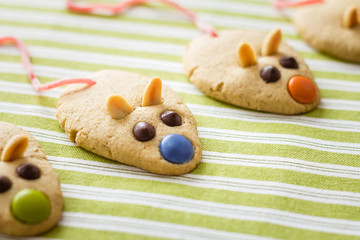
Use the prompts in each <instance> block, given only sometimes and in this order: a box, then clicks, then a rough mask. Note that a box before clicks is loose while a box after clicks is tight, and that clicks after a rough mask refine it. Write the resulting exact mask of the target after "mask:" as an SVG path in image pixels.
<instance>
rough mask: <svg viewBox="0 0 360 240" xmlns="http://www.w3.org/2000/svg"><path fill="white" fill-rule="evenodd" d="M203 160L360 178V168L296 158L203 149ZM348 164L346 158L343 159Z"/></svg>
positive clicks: (205, 161)
mask: <svg viewBox="0 0 360 240" xmlns="http://www.w3.org/2000/svg"><path fill="white" fill-rule="evenodd" d="M201 162H204V163H215V164H224V165H237V166H245V167H257V168H272V169H284V170H291V171H296V172H302V173H310V174H316V175H321V176H329V177H341V178H352V179H360V168H359V167H352V166H343V165H335V164H328V163H317V162H311V161H305V160H300V159H295V158H284V157H276V156H263V155H246V154H236V153H220V152H211V151H203V156H202V159H201ZM343 163H344V164H346V162H345V160H344V161H343Z"/></svg>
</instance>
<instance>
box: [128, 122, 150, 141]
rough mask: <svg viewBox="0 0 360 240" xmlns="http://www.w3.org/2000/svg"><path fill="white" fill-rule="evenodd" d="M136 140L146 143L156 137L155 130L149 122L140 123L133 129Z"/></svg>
mask: <svg viewBox="0 0 360 240" xmlns="http://www.w3.org/2000/svg"><path fill="white" fill-rule="evenodd" d="M133 134H134V136H135V138H136V139H137V140H138V141H140V142H146V141H149V140H151V139H153V138H154V137H155V128H154V127H153V125H151V124H150V123H147V122H139V123H137V124H136V125H135V127H134V129H133Z"/></svg>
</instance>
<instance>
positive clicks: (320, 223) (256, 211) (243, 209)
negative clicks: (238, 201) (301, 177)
mask: <svg viewBox="0 0 360 240" xmlns="http://www.w3.org/2000/svg"><path fill="white" fill-rule="evenodd" d="M61 188H62V191H63V193H64V196H65V197H69V198H77V199H86V200H95V201H104V202H116V203H126V204H137V205H143V206H149V207H155V208H161V209H168V210H173V211H180V212H189V213H196V214H202V215H208V216H214V217H221V218H229V219H237V220H247V221H260V222H271V223H274V224H279V225H282V226H288V227H296V228H302V229H306V230H315V229H316V230H317V231H319V230H320V229H321V228H322V229H321V230H322V231H329V229H327V228H329V227H331V226H333V227H334V228H335V229H333V228H332V231H334V232H339V231H341V232H342V231H343V230H345V231H348V230H349V227H350V225H345V224H351V225H353V226H352V228H353V229H352V230H356V229H357V228H356V226H360V225H359V224H360V222H359V221H349V220H345V221H344V220H343V219H334V218H326V217H317V216H309V215H304V214H299V213H290V212H287V211H281V210H276V209H270V208H260V207H249V206H241V205H233V204H223V203H215V202H208V201H202V200H195V199H188V198H183V197H175V196H170V195H163V194H155V193H146V192H137V191H129V190H117V189H106V188H97V187H87V186H77V185H71V184H61ZM264 218H266V221H264ZM289 218H292V221H290V222H291V223H288V220H289ZM335 221H336V222H337V223H340V225H337V224H336V225H335V224H334V223H335ZM342 224H344V225H342ZM357 230H359V229H357ZM357 234H360V230H359V232H358V233H357Z"/></svg>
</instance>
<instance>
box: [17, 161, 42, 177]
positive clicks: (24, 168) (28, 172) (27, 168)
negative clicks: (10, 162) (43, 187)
mask: <svg viewBox="0 0 360 240" xmlns="http://www.w3.org/2000/svg"><path fill="white" fill-rule="evenodd" d="M16 173H17V174H18V175H19V176H20V177H21V178H23V179H26V180H35V179H38V178H39V177H40V169H39V168H38V167H37V166H35V165H34V164H31V163H25V164H22V165H20V166H18V167H17V169H16Z"/></svg>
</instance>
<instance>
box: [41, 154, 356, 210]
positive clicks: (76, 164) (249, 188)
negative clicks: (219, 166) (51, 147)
mask: <svg viewBox="0 0 360 240" xmlns="http://www.w3.org/2000/svg"><path fill="white" fill-rule="evenodd" d="M47 157H48V160H49V161H50V162H51V165H52V166H53V168H55V169H59V170H66V171H75V172H82V173H89V174H96V175H102V176H111V177H121V178H130V179H140V180H148V181H157V182H165V183H172V184H181V185H185V186H191V187H197V188H204V189H216V190H222V191H233V192H242V193H252V194H265V195H272V196H280V197H286V198H293V199H300V200H305V201H311V202H319V203H326V204H335V205H346V206H354V207H359V206H360V193H356V192H346V191H335V190H327V189H320V188H314V187H307V186H301V185H294V184H289V183H282V182H271V181H260V180H251V179H241V178H229V177H219V176H207V175H197V174H196V175H195V174H185V175H183V176H167V177H163V176H159V175H155V174H151V173H148V172H146V171H143V170H141V169H138V168H135V167H131V166H126V165H123V164H116V163H104V162H96V161H88V160H82V159H75V158H65V157H55V156H47Z"/></svg>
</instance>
